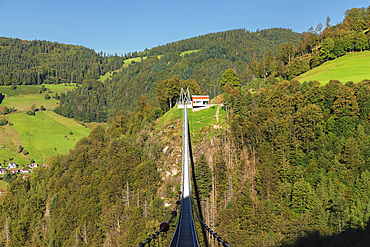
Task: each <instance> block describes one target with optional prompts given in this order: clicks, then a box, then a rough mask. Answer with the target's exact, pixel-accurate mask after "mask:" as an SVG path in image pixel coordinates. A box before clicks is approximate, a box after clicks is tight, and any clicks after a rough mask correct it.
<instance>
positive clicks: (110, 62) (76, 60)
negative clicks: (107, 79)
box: [0, 37, 124, 86]
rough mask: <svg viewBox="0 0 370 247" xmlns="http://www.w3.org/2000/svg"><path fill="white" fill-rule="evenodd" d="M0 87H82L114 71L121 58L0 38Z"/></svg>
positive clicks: (49, 44)
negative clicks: (42, 85) (74, 84)
mask: <svg viewBox="0 0 370 247" xmlns="http://www.w3.org/2000/svg"><path fill="white" fill-rule="evenodd" d="M0 51H1V52H0V67H1V68H2V70H1V72H0V85H6V86H7V85H11V84H14V85H20V84H24V85H30V84H33V85H40V84H42V83H49V84H50V83H70V82H73V83H82V82H83V80H85V79H97V78H99V76H100V75H102V74H104V73H105V72H107V71H111V70H115V69H118V68H120V67H121V66H122V64H123V60H124V58H123V57H118V56H106V55H105V54H104V55H103V53H99V54H98V53H96V52H95V51H94V50H92V49H88V48H86V47H82V46H76V45H65V44H59V43H57V42H48V41H40V40H33V41H28V40H21V39H12V38H5V37H0Z"/></svg>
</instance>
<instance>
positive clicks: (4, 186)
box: [0, 180, 8, 190]
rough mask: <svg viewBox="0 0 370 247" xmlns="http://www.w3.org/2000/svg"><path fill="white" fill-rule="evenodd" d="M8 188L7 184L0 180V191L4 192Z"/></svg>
mask: <svg viewBox="0 0 370 247" xmlns="http://www.w3.org/2000/svg"><path fill="white" fill-rule="evenodd" d="M7 186H8V183H7V182H6V181H4V180H0V190H5V189H6V187H7Z"/></svg>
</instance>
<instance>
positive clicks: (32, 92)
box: [0, 84, 95, 166]
mask: <svg viewBox="0 0 370 247" xmlns="http://www.w3.org/2000/svg"><path fill="white" fill-rule="evenodd" d="M44 86H45V87H46V89H47V90H46V92H43V93H42V94H39V91H40V90H41V86H37V85H29V86H18V87H17V89H16V90H12V89H11V88H10V87H5V86H2V87H0V92H1V93H3V94H5V95H6V96H8V98H7V99H4V101H3V103H2V104H1V105H2V106H8V107H15V108H16V109H17V112H15V113H11V114H9V115H6V116H1V117H0V118H6V119H7V120H8V121H10V122H11V123H13V126H10V125H6V126H1V127H0V146H1V147H4V146H5V148H0V162H4V160H6V161H10V159H11V158H13V161H14V162H16V163H18V164H20V165H21V166H23V165H26V164H28V162H29V159H31V158H32V159H34V160H35V161H36V162H39V163H41V162H44V160H45V161H46V158H47V157H49V156H51V155H55V154H58V153H66V152H67V151H68V150H69V149H71V148H73V147H74V145H75V144H76V142H77V141H78V140H79V139H81V138H82V137H84V136H86V135H88V134H89V133H90V131H91V128H85V127H84V126H82V125H81V124H79V123H78V122H76V121H75V120H74V119H68V118H65V117H62V116H60V115H57V114H55V113H54V112H53V111H51V110H52V109H54V108H55V107H56V106H58V103H59V101H57V100H55V99H54V98H51V99H49V100H46V99H45V94H47V93H48V94H49V95H50V96H54V95H55V93H58V94H59V95H60V93H62V92H66V91H67V90H71V89H73V88H74V85H67V86H65V85H62V84H60V85H48V84H45V85H44ZM32 104H35V106H36V108H39V107H40V105H44V106H45V108H46V109H47V111H45V112H40V111H39V112H37V113H36V115H35V116H29V115H27V114H25V112H27V111H29V110H30V109H31V106H32ZM92 126H95V125H92ZM88 127H89V126H88ZM70 132H72V133H73V135H70ZM19 145H22V146H23V147H24V148H25V149H26V150H27V151H29V152H30V153H29V155H27V156H25V155H23V154H19V153H18V152H17V147H18V146H19Z"/></svg>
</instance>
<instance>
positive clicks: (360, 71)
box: [296, 51, 370, 85]
mask: <svg viewBox="0 0 370 247" xmlns="http://www.w3.org/2000/svg"><path fill="white" fill-rule="evenodd" d="M369 68H370V51H364V52H354V53H349V54H347V55H345V56H343V57H340V58H337V59H335V60H332V61H328V62H326V63H324V64H322V65H320V66H319V67H316V68H314V69H312V70H310V71H308V72H306V73H304V74H302V75H300V76H299V77H297V78H296V79H297V80H298V81H300V82H304V81H313V80H316V81H319V82H320V83H321V85H325V84H326V83H328V82H329V81H330V80H339V81H341V82H342V83H346V82H348V81H353V82H355V83H357V82H360V81H362V80H364V79H370V70H369Z"/></svg>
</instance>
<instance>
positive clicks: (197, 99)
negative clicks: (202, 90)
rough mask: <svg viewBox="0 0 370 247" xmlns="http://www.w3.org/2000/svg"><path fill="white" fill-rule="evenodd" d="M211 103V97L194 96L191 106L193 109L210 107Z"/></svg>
mask: <svg viewBox="0 0 370 247" xmlns="http://www.w3.org/2000/svg"><path fill="white" fill-rule="evenodd" d="M210 102H211V101H210V100H209V95H193V97H192V102H191V105H192V106H193V108H196V107H209V106H210Z"/></svg>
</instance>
